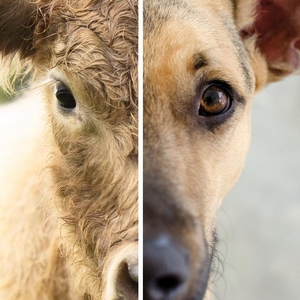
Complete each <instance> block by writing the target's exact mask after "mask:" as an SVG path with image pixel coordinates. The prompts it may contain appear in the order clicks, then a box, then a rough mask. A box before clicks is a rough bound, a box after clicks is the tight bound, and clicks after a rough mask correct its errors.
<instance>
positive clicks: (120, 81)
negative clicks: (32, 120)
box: [0, 0, 138, 300]
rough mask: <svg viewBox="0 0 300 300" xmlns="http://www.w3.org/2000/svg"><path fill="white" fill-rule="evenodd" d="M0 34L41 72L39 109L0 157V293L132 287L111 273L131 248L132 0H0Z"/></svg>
mask: <svg viewBox="0 0 300 300" xmlns="http://www.w3.org/2000/svg"><path fill="white" fill-rule="evenodd" d="M0 37H1V39H0V40H1V41H0V51H1V52H2V53H3V55H4V58H3V63H4V64H5V63H6V64H7V65H10V64H12V63H13V65H14V66H15V68H14V70H13V72H15V74H17V75H18V76H19V75H20V73H21V72H22V71H24V66H26V73H30V74H32V76H33V78H34V79H35V81H36V82H40V83H42V84H40V88H41V90H42V93H43V96H44V99H45V101H44V106H45V107H46V116H47V117H46V119H47V121H46V122H45V124H46V125H45V126H44V125H43V122H44V120H43V119H41V118H40V117H38V118H37V121H36V124H35V126H34V128H35V130H33V131H35V132H36V131H39V130H37V127H38V129H40V128H43V127H45V128H44V129H43V130H41V132H39V133H35V134H31V133H32V130H31V129H32V128H31V129H30V130H28V136H29V135H34V138H32V139H31V138H29V137H28V136H27V137H26V138H25V139H24V143H30V142H31V141H33V142H32V145H31V146H30V147H29V151H28V153H26V155H25V154H24V153H22V156H21V157H22V160H21V158H20V160H21V161H20V162H19V163H16V164H14V165H13V166H12V165H10V166H7V168H3V172H6V173H9V172H10V173H11V174H12V175H11V176H6V175H4V176H6V182H9V183H11V186H12V188H11V189H9V188H8V187H6V186H4V185H3V187H1V189H2V190H3V191H2V193H1V194H0V196H1V206H2V207H1V211H2V212H1V216H0V223H1V228H2V229H1V236H2V235H3V241H4V243H2V244H1V246H0V251H1V252H0V253H1V260H2V259H3V258H4V259H3V260H2V261H1V266H2V267H1V270H0V299H5V300H9V299H18V300H22V299H73V300H74V299H101V300H102V299H105V300H109V299H133V298H128V297H129V296H126V291H125V292H124V291H123V289H125V290H126V288H123V287H122V284H121V287H119V285H120V284H119V283H117V281H118V280H119V279H118V276H119V275H118V274H119V273H121V272H120V268H121V267H120V266H121V265H122V264H124V263H125V265H126V266H127V265H128V267H134V265H136V258H137V234H138V233H137V230H138V229H137V226H138V223H137V1H136V0H102V1H99V0H97V1H96V0H84V1H73V0H69V1H62V0H53V1H44V0H42V1H38V2H29V1H28V2H27V1H1V2H0ZM49 71H50V72H49ZM49 74H50V75H49ZM53 74H54V75H53ZM57 74H58V75H57ZM57 82H59V83H61V82H63V84H65V85H66V86H68V87H69V88H70V89H71V90H72V93H73V95H74V97H75V98H76V101H77V107H76V112H75V113H74V114H69V115H65V114H64V113H62V112H61V110H60V109H59V108H58V106H57V104H56V102H55V101H56V99H55V95H54V92H53V91H54V89H55V88H54V87H55V85H56V84H57ZM29 97H30V96H29ZM36 97H37V96H36V95H34V96H32V98H36ZM30 101H31V102H32V103H37V102H34V101H36V100H30ZM30 101H28V103H29V102H30ZM26 103H27V102H26ZM14 105H15V104H14ZM26 105H27V104H26ZM36 106H38V104H34V105H33V106H32V107H36ZM7 109H8V108H7ZM38 111H40V110H38ZM30 112H31V111H29V113H30ZM37 115H38V116H40V113H37ZM44 119H45V118H44ZM40 136H42V139H44V138H46V143H44V144H46V145H44V146H43V145H41V144H43V143H41V142H40V141H41V138H40ZM7 146H8V145H7ZM19 152H23V151H19ZM9 155H12V154H11V153H10V154H9ZM11 170H12V171H11ZM40 174H43V176H42V177H43V180H42V182H40ZM16 177H17V178H16ZM2 198H3V200H2ZM20 247H22V248H21V249H20ZM124 253H128V255H124ZM116 261H117V262H118V263H115V262H116ZM132 261H134V262H133V263H132ZM131 264H132V265H131ZM108 274H110V275H109V276H108ZM124 293H125V294H124ZM130 297H131V296H130ZM134 297H135V296H134Z"/></svg>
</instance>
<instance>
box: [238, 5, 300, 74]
mask: <svg viewBox="0 0 300 300" xmlns="http://www.w3.org/2000/svg"><path fill="white" fill-rule="evenodd" d="M256 14H257V17H256V20H255V22H254V28H251V29H249V30H246V32H244V34H246V35H252V34H253V33H256V34H257V35H258V41H257V46H258V47H259V49H260V51H261V53H262V54H263V55H264V56H265V57H266V60H267V62H268V64H269V67H270V69H273V70H274V71H278V72H281V73H286V74H288V73H292V72H294V71H295V70H297V69H299V67H300V0H259V1H258V5H257V10H256Z"/></svg>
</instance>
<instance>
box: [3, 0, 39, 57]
mask: <svg viewBox="0 0 300 300" xmlns="http://www.w3.org/2000/svg"><path fill="white" fill-rule="evenodd" d="M35 20H36V4H33V3H31V2H29V1H26V0H1V1H0V52H1V53H2V54H3V55H7V54H15V53H16V52H18V53H19V54H20V57H21V58H25V57H27V56H29V55H31V54H32V52H33V49H32V36H33V30H34V22H35Z"/></svg>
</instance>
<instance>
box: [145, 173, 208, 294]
mask: <svg viewBox="0 0 300 300" xmlns="http://www.w3.org/2000/svg"><path fill="white" fill-rule="evenodd" d="M145 174H146V175H147V176H145ZM150 174H151V175H149V173H148V174H147V173H144V202H143V203H144V207H143V209H144V214H143V215H144V219H143V225H144V232H143V236H144V243H143V246H144V247H143V249H144V250H143V251H144V252H143V253H144V255H143V259H144V264H143V268H144V287H143V291H144V294H143V295H144V299H145V300H201V299H202V298H203V296H204V293H205V290H206V287H207V281H208V277H209V265H210V255H209V252H208V247H207V244H206V242H205V239H204V235H203V230H202V225H201V222H200V220H198V219H197V218H195V217H193V213H192V212H191V209H190V207H191V206H189V205H188V203H187V201H188V197H185V196H184V195H182V194H181V193H180V191H179V190H178V189H176V186H175V185H174V184H172V183H171V182H170V180H168V179H167V176H162V175H161V174H159V173H154V172H151V173H150ZM180 199H182V200H180Z"/></svg>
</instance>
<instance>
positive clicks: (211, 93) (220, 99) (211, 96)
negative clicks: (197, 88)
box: [199, 85, 231, 116]
mask: <svg viewBox="0 0 300 300" xmlns="http://www.w3.org/2000/svg"><path fill="white" fill-rule="evenodd" d="M230 104H231V101H230V97H229V96H228V94H227V93H226V92H225V91H224V90H222V89H221V88H220V87H218V86H214V85H211V86H209V87H208V88H207V89H206V90H205V91H204V93H203V95H202V97H201V100H200V108H199V113H200V114H201V115H205V116H207V115H218V114H222V113H224V112H226V111H227V110H228V109H229V108H230Z"/></svg>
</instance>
